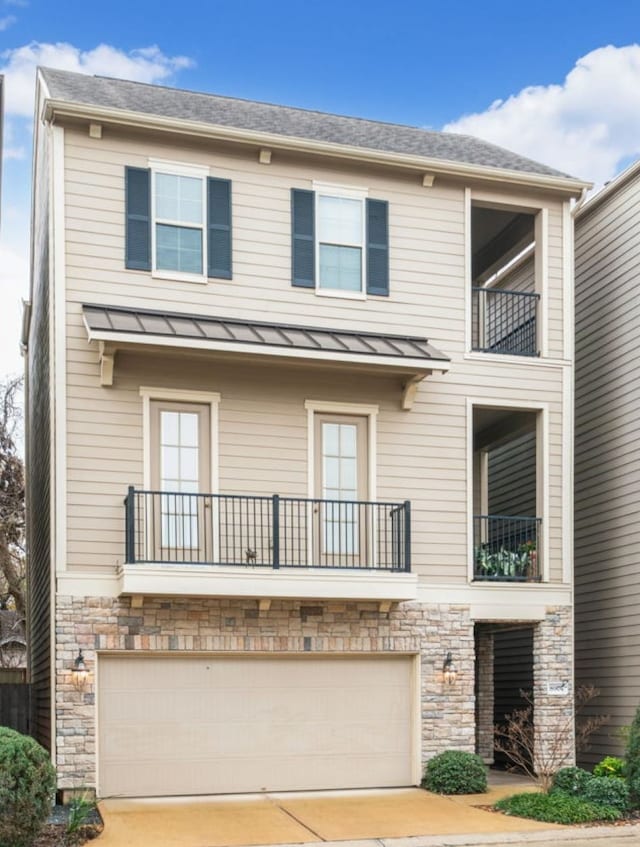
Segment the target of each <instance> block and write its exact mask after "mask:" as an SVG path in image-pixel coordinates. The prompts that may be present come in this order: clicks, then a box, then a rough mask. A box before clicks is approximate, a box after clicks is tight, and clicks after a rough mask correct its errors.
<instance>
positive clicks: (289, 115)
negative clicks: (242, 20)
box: [41, 68, 566, 177]
mask: <svg viewBox="0 0 640 847" xmlns="http://www.w3.org/2000/svg"><path fill="white" fill-rule="evenodd" d="M41 71H42V74H43V76H44V79H45V81H46V83H47V86H48V88H49V93H50V95H51V98H52V99H53V100H60V101H67V102H72V103H80V104H83V105H87V106H96V107H101V108H108V109H122V110H125V111H129V112H132V111H133V112H141V113H143V114H147V115H154V116H160V117H167V118H175V119H182V120H188V121H195V122H197V123H204V124H211V125H217V126H227V127H234V128H236V129H244V130H249V131H254V132H265V133H269V134H275V135H282V136H283V137H293V138H304V139H311V140H314V141H324V142H330V143H332V144H342V145H345V146H351V147H361V148H365V149H369V150H378V151H383V152H387V153H400V154H405V155H413V156H424V157H427V158H430V159H441V160H442V161H447V162H457V163H465V164H471V165H478V166H481V167H487V168H501V169H506V170H512V171H520V172H523V173H530V174H540V175H543V176H557V177H566V174H563V173H561V172H560V171H557V170H554V169H553V168H549V167H547V166H546V165H541V164H539V163H538V162H534V161H532V160H531V159H527V158H525V157H524V156H519V155H517V154H516V153H512V152H510V151H509V150H505V149H503V148H502V147H498V146H496V145H495V144H489V143H488V142H487V141H481V140H480V139H478V138H473V137H471V136H469V135H457V134H455V133H450V132H433V131H427V130H424V129H419V128H417V127H412V126H402V125H400V124H390V123H382V122H380V121H370V120H366V119H364V118H351V117H345V116H343V115H332V114H328V113H325V112H314V111H310V110H306V109H294V108H291V107H289V106H276V105H273V104H271V103H260V102H257V101H254V100H239V99H236V98H232V97H221V96H220V95H217V94H201V93H198V92H194V91H184V90H181V89H176V88H165V87H162V86H159V85H147V84H144V83H140V82H129V81H127V80H121V79H110V78H108V77H99V76H86V75H85V74H78V73H72V72H70V71H59V70H53V69H51V68H41Z"/></svg>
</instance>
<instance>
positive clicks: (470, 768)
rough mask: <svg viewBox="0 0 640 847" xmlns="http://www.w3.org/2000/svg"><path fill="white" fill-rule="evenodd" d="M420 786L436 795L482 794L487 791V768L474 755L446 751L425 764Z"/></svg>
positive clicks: (460, 751) (459, 751)
mask: <svg viewBox="0 0 640 847" xmlns="http://www.w3.org/2000/svg"><path fill="white" fill-rule="evenodd" d="M422 785H423V786H424V788H426V789H427V790H428V791H433V792H435V793H436V794H482V793H484V792H485V791H486V790H487V768H486V767H485V764H484V762H483V761H482V759H481V758H480V756H476V755H475V753H465V752H463V751H462V750H446V751H445V752H444V753H440V755H439V756H434V757H433V759H431V760H430V761H429V762H427V765H426V767H425V769H424V779H423V780H422Z"/></svg>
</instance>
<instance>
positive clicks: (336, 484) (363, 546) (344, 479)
mask: <svg viewBox="0 0 640 847" xmlns="http://www.w3.org/2000/svg"><path fill="white" fill-rule="evenodd" d="M367 454H368V444H367V419H366V418H365V417H358V416H355V415H354V416H348V415H329V414H326V415H325V414H317V415H316V416H315V496H316V498H318V499H319V500H320V501H321V502H320V503H316V504H315V506H314V542H315V543H314V545H313V546H314V554H315V557H316V558H317V559H318V561H319V564H320V565H322V566H325V567H336V568H340V567H344V568H349V567H366V566H367V565H369V566H370V565H371V564H372V561H371V560H372V558H373V552H372V550H371V538H370V530H371V525H370V524H371V521H370V516H369V515H368V510H367V506H366V504H365V502H364V501H366V500H367V499H368V493H369V479H368V458H367Z"/></svg>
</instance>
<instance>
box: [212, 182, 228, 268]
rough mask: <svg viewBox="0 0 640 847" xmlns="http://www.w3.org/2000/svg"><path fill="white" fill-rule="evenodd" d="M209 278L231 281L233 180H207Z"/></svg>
mask: <svg viewBox="0 0 640 847" xmlns="http://www.w3.org/2000/svg"><path fill="white" fill-rule="evenodd" d="M207 276H215V277H220V278H221V279H231V180H229V179H215V178H214V177H209V178H208V179H207Z"/></svg>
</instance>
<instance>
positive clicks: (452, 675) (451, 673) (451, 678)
mask: <svg viewBox="0 0 640 847" xmlns="http://www.w3.org/2000/svg"><path fill="white" fill-rule="evenodd" d="M442 676H443V678H444V681H445V682H448V683H449V685H453V683H454V682H455V681H456V677H457V676H458V668H457V667H456V666H455V665H454V663H453V656H452V655H451V651H449V652H448V653H447V658H446V659H445V660H444V663H443V665H442Z"/></svg>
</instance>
